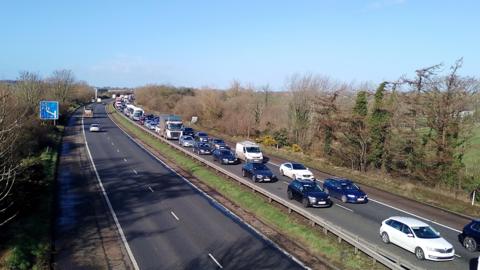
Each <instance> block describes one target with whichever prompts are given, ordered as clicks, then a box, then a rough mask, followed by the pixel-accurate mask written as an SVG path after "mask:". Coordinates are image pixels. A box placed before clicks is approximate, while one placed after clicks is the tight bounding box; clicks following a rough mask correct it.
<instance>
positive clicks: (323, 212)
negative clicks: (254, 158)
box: [201, 155, 478, 270]
mask: <svg viewBox="0 0 480 270" xmlns="http://www.w3.org/2000/svg"><path fill="white" fill-rule="evenodd" d="M201 157H202V158H204V159H206V160H208V161H213V159H212V157H211V156H210V155H202V156H201ZM278 165H279V164H278V163H274V162H269V163H268V164H267V166H269V168H270V169H271V170H272V171H273V172H274V173H275V174H276V175H277V176H278V178H279V181H277V182H274V183H258V184H256V185H258V186H260V187H262V188H263V189H265V190H267V191H269V192H271V193H273V194H276V195H278V196H281V197H282V198H285V199H286V190H287V185H288V184H289V182H290V181H291V180H290V179H289V178H287V177H284V176H281V175H280V173H279V170H278ZM222 167H223V168H225V169H227V170H228V171H230V172H232V173H234V174H236V175H238V176H241V165H222ZM316 176H317V177H319V175H318V174H317V173H316ZM323 176H325V175H323ZM366 190H367V191H368V189H366ZM370 195H371V194H370ZM369 197H370V199H371V200H370V202H369V203H367V204H347V203H342V202H341V201H339V200H336V199H333V200H334V206H333V207H331V208H326V209H313V208H309V209H308V211H310V212H311V213H314V214H315V215H318V216H321V217H322V218H324V219H326V220H328V221H329V222H331V223H332V224H334V225H336V226H339V227H341V228H343V229H345V230H347V231H348V232H350V233H352V234H355V235H358V236H360V237H361V238H363V239H365V240H367V241H369V242H370V243H373V244H376V245H378V246H379V247H380V248H383V249H385V250H388V251H390V252H392V253H394V254H396V255H398V256H399V257H400V258H402V259H403V260H406V261H408V262H410V263H411V264H413V265H415V266H418V267H420V268H423V269H436V270H440V269H445V270H453V269H476V264H477V257H478V253H470V252H468V251H467V250H466V249H464V248H463V246H462V245H461V243H460V242H459V240H458V234H459V233H460V230H461V225H459V224H460V223H461V221H462V220H464V221H465V222H467V221H468V220H466V219H463V218H459V217H455V216H453V215H452V214H446V213H444V212H442V211H440V210H429V211H428V213H427V214H426V215H425V216H424V215H422V212H421V211H414V210H415V209H414V210H412V209H402V208H401V207H398V206H397V203H396V202H395V201H392V202H385V201H384V200H378V199H377V198H376V197H373V198H372V197H371V196H369ZM382 199H383V198H382ZM292 203H294V204H297V205H301V204H300V203H299V202H296V201H292ZM418 205H419V208H428V207H425V206H423V205H421V204H418ZM421 210H423V209H421ZM434 212H436V213H438V216H437V217H435V215H434V214H433V213H434ZM391 216H412V217H415V218H420V219H422V220H423V221H425V222H426V223H428V224H430V225H431V226H432V227H434V228H435V229H437V231H439V232H440V233H441V235H442V236H443V237H444V238H445V239H446V240H447V241H449V242H450V243H451V244H452V245H453V246H454V248H455V253H456V256H455V259H454V260H453V261H447V262H432V261H418V260H417V259H416V258H415V255H414V254H413V253H409V252H407V251H405V250H403V249H401V248H399V247H397V246H394V245H392V244H390V245H387V244H384V243H383V242H382V241H381V238H380V236H379V232H378V231H379V228H380V224H381V222H382V221H383V220H384V219H386V218H388V217H391ZM443 220H445V221H446V222H445V223H443ZM458 220H460V222H459V221H458ZM474 267H475V268H474Z"/></svg>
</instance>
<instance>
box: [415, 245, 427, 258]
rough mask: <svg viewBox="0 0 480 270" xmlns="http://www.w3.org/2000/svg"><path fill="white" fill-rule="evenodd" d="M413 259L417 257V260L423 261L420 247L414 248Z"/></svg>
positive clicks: (423, 254)
mask: <svg viewBox="0 0 480 270" xmlns="http://www.w3.org/2000/svg"><path fill="white" fill-rule="evenodd" d="M415 257H417V259H419V260H423V259H425V253H424V252H423V249H422V248H421V247H417V248H415Z"/></svg>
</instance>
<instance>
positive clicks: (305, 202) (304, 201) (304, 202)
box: [302, 198, 308, 208]
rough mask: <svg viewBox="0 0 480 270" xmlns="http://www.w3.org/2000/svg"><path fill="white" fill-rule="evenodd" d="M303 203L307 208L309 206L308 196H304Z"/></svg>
mask: <svg viewBox="0 0 480 270" xmlns="http://www.w3.org/2000/svg"><path fill="white" fill-rule="evenodd" d="M302 204H303V206H304V207H305V208H307V207H308V199H307V198H303V200H302Z"/></svg>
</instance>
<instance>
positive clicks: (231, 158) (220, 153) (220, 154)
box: [212, 149, 238, 164]
mask: <svg viewBox="0 0 480 270" xmlns="http://www.w3.org/2000/svg"><path fill="white" fill-rule="evenodd" d="M212 155H213V161H218V162H220V163H221V164H236V163H237V162H238V159H237V157H236V156H235V154H234V153H233V152H232V151H230V150H228V149H215V150H214V151H213V154H212Z"/></svg>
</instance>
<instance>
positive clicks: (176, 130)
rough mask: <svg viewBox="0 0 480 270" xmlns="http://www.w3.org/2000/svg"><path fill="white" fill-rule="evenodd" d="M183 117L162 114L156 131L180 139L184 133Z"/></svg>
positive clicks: (168, 137) (163, 135)
mask: <svg viewBox="0 0 480 270" xmlns="http://www.w3.org/2000/svg"><path fill="white" fill-rule="evenodd" d="M182 127H183V122H182V118H181V117H180V116H178V115H174V114H162V115H160V119H159V122H158V126H157V127H156V128H155V131H156V132H157V133H158V134H160V136H162V137H164V138H166V139H169V140H178V138H180V135H182Z"/></svg>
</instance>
